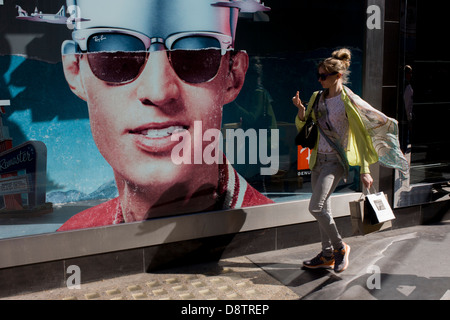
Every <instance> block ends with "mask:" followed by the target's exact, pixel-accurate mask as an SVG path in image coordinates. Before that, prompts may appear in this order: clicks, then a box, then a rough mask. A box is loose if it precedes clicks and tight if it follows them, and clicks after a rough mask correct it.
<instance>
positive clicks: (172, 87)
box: [135, 51, 178, 105]
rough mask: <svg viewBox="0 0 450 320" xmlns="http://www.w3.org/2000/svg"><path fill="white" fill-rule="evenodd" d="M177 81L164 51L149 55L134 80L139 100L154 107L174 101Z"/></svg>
mask: <svg viewBox="0 0 450 320" xmlns="http://www.w3.org/2000/svg"><path fill="white" fill-rule="evenodd" d="M177 79H178V77H177V75H176V74H175V71H174V70H173V68H172V66H171V65H170V62H169V59H168V57H167V54H166V52H165V51H154V52H152V53H151V54H150V53H149V54H148V56H147V62H146V64H145V65H144V66H143V68H142V70H141V73H140V75H139V76H138V77H137V79H136V80H135V81H136V83H137V85H138V96H139V99H140V100H141V101H143V100H149V101H152V102H153V103H154V104H155V105H162V104H163V103H164V101H167V100H170V99H175V97H176V95H177V90H178V89H177V88H178V85H177Z"/></svg>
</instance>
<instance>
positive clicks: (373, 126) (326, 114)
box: [292, 49, 408, 272]
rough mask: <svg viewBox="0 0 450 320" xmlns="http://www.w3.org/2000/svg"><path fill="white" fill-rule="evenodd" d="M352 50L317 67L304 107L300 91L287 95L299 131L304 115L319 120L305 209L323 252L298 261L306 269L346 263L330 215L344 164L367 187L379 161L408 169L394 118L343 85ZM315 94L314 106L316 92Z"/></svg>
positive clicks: (340, 268)
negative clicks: (355, 169)
mask: <svg viewBox="0 0 450 320" xmlns="http://www.w3.org/2000/svg"><path fill="white" fill-rule="evenodd" d="M350 63H351V52H350V50H348V49H340V50H337V51H335V52H333V54H332V56H331V57H330V58H327V59H325V60H324V61H322V62H321V63H320V64H319V66H318V80H319V82H320V84H321V85H322V87H323V89H324V90H323V91H322V92H321V93H319V92H315V93H314V94H313V95H312V97H311V99H310V101H309V104H308V106H313V105H315V107H314V108H313V107H310V108H308V109H307V110H306V108H305V106H304V105H303V104H302V101H301V99H300V98H299V92H298V91H297V93H296V95H295V96H294V97H293V98H292V102H293V104H294V105H295V106H296V107H297V108H298V114H297V116H296V119H295V124H296V126H297V130H299V131H300V130H301V128H302V127H303V125H304V124H305V123H306V120H307V119H308V118H309V117H312V119H313V120H314V121H315V122H316V123H317V124H318V127H319V134H318V138H317V141H316V145H315V147H314V148H313V150H312V153H311V157H310V160H309V166H310V169H311V185H312V196H311V200H310V204H309V211H310V212H311V214H312V215H313V216H314V217H315V219H316V220H317V221H318V224H319V230H320V236H321V242H322V251H321V252H320V253H319V254H318V255H317V256H316V257H314V258H313V259H311V260H308V261H305V262H303V265H304V266H305V267H306V268H313V269H315V268H334V271H335V272H342V271H344V270H345V269H346V268H347V266H348V264H349V254H350V246H349V245H348V244H346V243H345V242H344V241H343V240H342V237H341V235H340V234H339V231H338V230H337V228H336V224H335V222H334V219H333V215H332V211H331V198H330V197H331V194H332V193H333V192H334V190H335V189H336V187H337V185H338V183H339V181H340V180H341V179H346V178H347V175H348V169H349V166H359V167H360V168H361V170H360V173H361V182H362V183H363V184H364V187H365V188H367V189H369V188H370V187H371V186H372V184H373V178H372V176H371V175H370V169H369V165H370V164H373V163H376V162H380V163H381V164H383V165H386V166H388V167H393V168H397V169H400V170H401V171H402V172H406V171H407V170H408V162H407V160H406V159H405V157H404V155H403V154H402V152H401V151H400V146H399V142H398V126H397V121H396V120H395V119H391V118H388V117H387V116H385V115H384V114H383V113H381V112H379V111H378V110H376V109H374V108H373V107H371V106H370V105H369V104H368V103H367V102H365V101H364V100H362V99H361V98H360V97H359V96H357V95H356V94H354V93H353V92H352V91H351V90H350V89H349V88H347V87H346V86H345V84H346V83H347V81H348V76H349V67H350ZM318 94H320V97H319V100H318V103H317V104H314V102H315V101H316V97H317V95H318Z"/></svg>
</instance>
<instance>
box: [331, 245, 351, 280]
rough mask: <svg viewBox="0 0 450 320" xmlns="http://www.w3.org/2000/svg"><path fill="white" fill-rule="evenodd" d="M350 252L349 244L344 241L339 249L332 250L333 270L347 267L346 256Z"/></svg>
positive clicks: (338, 270) (337, 270) (336, 270)
mask: <svg viewBox="0 0 450 320" xmlns="http://www.w3.org/2000/svg"><path fill="white" fill-rule="evenodd" d="M349 254H350V246H349V245H348V244H346V243H344V246H343V247H342V248H341V249H339V250H334V271H335V272H338V273H339V272H342V271H344V270H345V269H347V267H348V256H349Z"/></svg>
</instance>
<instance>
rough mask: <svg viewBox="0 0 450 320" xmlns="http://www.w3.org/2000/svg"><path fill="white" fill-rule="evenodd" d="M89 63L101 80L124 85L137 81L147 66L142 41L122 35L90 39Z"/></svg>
mask: <svg viewBox="0 0 450 320" xmlns="http://www.w3.org/2000/svg"><path fill="white" fill-rule="evenodd" d="M87 48H88V52H89V53H88V61H89V65H90V67H91V70H92V72H93V73H94V75H95V76H96V77H97V78H99V79H100V80H103V81H106V82H112V83H122V82H127V81H131V80H133V79H135V78H136V77H137V76H138V75H139V73H140V71H141V68H142V66H143V65H144V64H145V60H146V52H145V46H144V44H143V43H142V41H141V40H140V39H138V38H136V37H133V36H130V35H125V34H120V33H104V34H95V35H93V36H91V37H90V38H89V39H88V42H87Z"/></svg>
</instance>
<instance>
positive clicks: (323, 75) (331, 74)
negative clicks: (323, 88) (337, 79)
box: [317, 71, 339, 81]
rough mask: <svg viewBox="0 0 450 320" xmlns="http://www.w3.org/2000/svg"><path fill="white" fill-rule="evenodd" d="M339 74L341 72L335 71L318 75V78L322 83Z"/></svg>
mask: <svg viewBox="0 0 450 320" xmlns="http://www.w3.org/2000/svg"><path fill="white" fill-rule="evenodd" d="M338 73H339V72H337V71H334V72H331V73H317V78H318V79H320V80H322V81H325V80H327V79H328V77H329V76H335V75H337V74H338Z"/></svg>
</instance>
